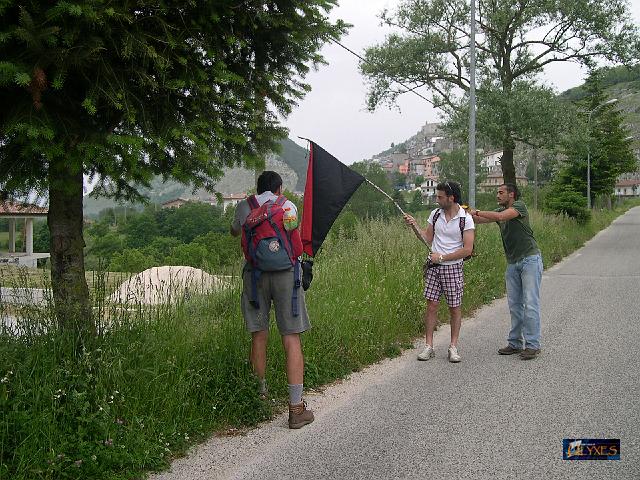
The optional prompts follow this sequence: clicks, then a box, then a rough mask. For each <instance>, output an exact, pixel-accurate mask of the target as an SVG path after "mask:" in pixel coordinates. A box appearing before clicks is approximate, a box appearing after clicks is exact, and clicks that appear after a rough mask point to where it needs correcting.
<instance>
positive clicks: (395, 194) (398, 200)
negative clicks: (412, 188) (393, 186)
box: [391, 190, 407, 210]
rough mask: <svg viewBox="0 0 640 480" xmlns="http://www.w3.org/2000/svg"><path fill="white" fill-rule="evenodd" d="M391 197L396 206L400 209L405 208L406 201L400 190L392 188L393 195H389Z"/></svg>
mask: <svg viewBox="0 0 640 480" xmlns="http://www.w3.org/2000/svg"><path fill="white" fill-rule="evenodd" d="M391 198H393V200H394V201H395V202H396V203H397V204H398V206H399V207H400V208H401V209H403V210H406V209H407V202H406V201H405V199H404V196H403V195H402V192H401V191H400V190H394V191H393V195H391Z"/></svg>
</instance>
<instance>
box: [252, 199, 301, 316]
mask: <svg viewBox="0 0 640 480" xmlns="http://www.w3.org/2000/svg"><path fill="white" fill-rule="evenodd" d="M286 201H287V199H286V197H284V196H282V195H280V196H278V198H276V200H275V201H273V200H268V201H266V202H265V203H263V204H262V205H260V204H259V203H258V200H257V199H256V196H255V195H251V196H250V197H249V198H247V202H248V203H249V207H250V208H251V212H250V213H249V215H248V216H247V219H246V220H245V222H244V225H243V226H242V251H243V252H244V257H245V259H246V260H247V263H248V264H249V265H251V290H252V292H251V300H250V302H251V304H252V305H253V306H254V307H255V308H260V305H259V302H258V295H257V284H258V279H259V278H260V275H261V274H262V272H279V271H283V270H289V269H290V268H291V267H293V275H294V288H293V296H292V306H291V308H292V311H293V315H294V316H298V289H299V288H300V262H299V261H298V257H299V256H300V255H302V240H301V239H300V232H299V231H298V229H297V228H296V229H294V230H292V231H290V232H289V231H287V230H286V229H285V228H284V215H285V210H284V208H283V206H284V204H285V202H286Z"/></svg>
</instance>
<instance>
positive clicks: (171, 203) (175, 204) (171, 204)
mask: <svg viewBox="0 0 640 480" xmlns="http://www.w3.org/2000/svg"><path fill="white" fill-rule="evenodd" d="M187 202H189V199H187V198H182V197H179V198H174V199H173V200H168V201H166V202H164V203H163V204H162V208H163V209H164V208H180V207H181V206H183V205H184V204H185V203H187Z"/></svg>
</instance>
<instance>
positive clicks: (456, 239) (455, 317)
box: [404, 182, 475, 363]
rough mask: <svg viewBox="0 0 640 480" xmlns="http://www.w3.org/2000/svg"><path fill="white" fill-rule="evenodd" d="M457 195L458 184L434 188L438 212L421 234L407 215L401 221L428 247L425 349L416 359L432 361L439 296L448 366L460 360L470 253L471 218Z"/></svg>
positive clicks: (411, 218)
mask: <svg viewBox="0 0 640 480" xmlns="http://www.w3.org/2000/svg"><path fill="white" fill-rule="evenodd" d="M461 195H462V192H461V189H460V185H459V184H458V183H456V182H442V183H439V184H438V185H437V186H436V203H437V204H438V205H439V207H440V208H436V209H435V210H434V211H432V212H431V215H430V216H429V220H428V225H427V228H426V229H424V230H421V229H420V227H419V226H418V223H417V222H416V220H415V218H413V217H412V216H411V215H405V217H404V218H405V222H406V223H407V225H409V226H410V227H411V228H412V229H413V231H414V232H415V234H416V235H417V236H418V238H419V239H420V240H421V241H423V242H424V243H426V244H427V245H430V246H431V254H430V255H429V257H428V258H427V262H426V263H425V266H424V282H425V288H424V296H425V298H426V299H427V310H426V312H425V315H424V322H425V340H426V345H425V348H424V350H423V351H422V352H421V353H420V354H419V355H418V360H429V359H430V358H433V357H435V351H434V349H433V332H434V330H435V328H436V323H437V321H438V305H439V302H440V297H441V296H442V294H444V296H445V297H446V299H447V305H448V306H449V314H450V318H451V322H450V323H451V343H450V344H449V348H448V352H447V356H448V359H449V361H450V362H452V363H458V362H460V361H461V360H462V357H461V356H460V352H459V351H458V337H459V335H460V326H461V324H462V308H461V305H462V293H463V287H464V274H463V260H464V259H465V258H467V257H469V256H470V255H471V253H472V252H473V241H474V239H475V225H474V223H473V218H472V217H471V215H469V214H468V213H467V212H466V211H465V210H464V209H463V208H462V207H461V206H460V197H461Z"/></svg>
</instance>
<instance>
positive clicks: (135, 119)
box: [0, 0, 345, 332]
mask: <svg viewBox="0 0 640 480" xmlns="http://www.w3.org/2000/svg"><path fill="white" fill-rule="evenodd" d="M335 4H336V0H296V1H288V2H283V1H278V0H271V1H263V2H256V1H252V2H222V1H207V2H182V1H179V2H176V1H171V0H169V1H167V2H156V1H149V0H140V1H137V2H135V3H132V2H128V1H123V0H120V1H106V0H92V1H90V2H79V3H73V2H71V3H70V2H58V1H52V0H38V1H35V0H25V1H21V2H18V1H16V0H6V1H3V2H2V3H0V58H1V59H2V61H1V62H0V105H2V109H0V191H3V192H5V193H6V192H11V193H14V194H20V193H26V192H28V191H32V190H37V191H39V192H42V194H43V195H45V196H47V197H48V201H49V217H48V225H49V229H50V234H51V245H50V252H51V272H52V285H53V296H54V301H55V309H56V314H57V318H58V321H59V323H60V325H61V327H69V328H72V329H76V330H77V331H79V332H86V331H92V330H93V328H92V327H93V325H92V319H91V316H92V315H91V308H90V305H89V292H88V289H87V283H86V280H85V277H84V270H85V266H84V257H83V248H84V240H83V231H82V194H83V176H84V175H88V176H89V177H92V178H96V179H97V180H98V186H97V188H98V191H99V192H101V193H106V194H108V195H112V196H115V197H117V198H122V199H125V200H135V199H139V198H140V193H139V191H138V190H137V187H136V186H137V185H141V186H148V184H149V182H150V180H151V179H152V178H153V177H154V175H161V176H162V177H163V178H165V179H166V178H168V177H173V178H174V179H176V180H178V181H180V182H182V183H185V184H190V185H192V186H194V187H208V188H213V184H214V181H215V179H216V178H218V177H219V176H221V174H222V169H223V167H225V166H233V165H238V164H244V165H246V166H249V167H251V166H256V165H260V164H261V162H262V161H263V160H262V159H263V158H264V155H265V154H266V153H267V152H269V151H271V150H273V149H275V148H276V147H277V141H278V139H280V138H282V137H284V136H285V133H286V131H285V129H284V128H283V127H282V126H281V125H280V124H279V123H278V117H277V113H280V114H283V115H286V114H288V113H289V112H290V111H291V109H292V107H293V106H294V105H295V103H296V101H297V100H298V99H300V98H302V97H303V95H304V94H305V92H306V91H307V90H308V89H309V87H308V85H306V84H305V83H304V76H305V74H306V73H307V72H308V69H309V64H317V63H318V62H321V61H322V57H321V56H320V55H319V53H318V51H319V50H320V48H321V47H322V45H323V44H324V43H325V42H327V41H329V40H331V39H335V38H338V37H339V36H340V35H341V33H342V32H344V31H345V24H344V23H343V22H341V21H338V22H336V23H331V22H330V21H329V20H328V19H327V13H328V11H329V10H330V9H331V8H332V7H333V6H334V5H335Z"/></svg>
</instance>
